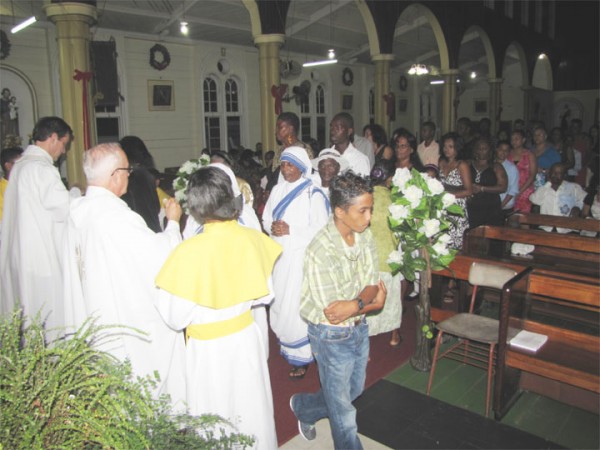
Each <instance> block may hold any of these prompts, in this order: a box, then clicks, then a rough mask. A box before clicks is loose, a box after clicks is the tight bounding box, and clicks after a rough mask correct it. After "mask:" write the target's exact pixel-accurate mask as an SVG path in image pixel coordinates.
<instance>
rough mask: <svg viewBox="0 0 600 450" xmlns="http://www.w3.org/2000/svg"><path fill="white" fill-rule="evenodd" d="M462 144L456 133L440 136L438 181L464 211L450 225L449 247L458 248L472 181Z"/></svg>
mask: <svg viewBox="0 0 600 450" xmlns="http://www.w3.org/2000/svg"><path fill="white" fill-rule="evenodd" d="M461 150H462V146H461V144H460V141H459V138H458V135H457V134H456V133H448V134H446V135H444V136H442V156H441V157H440V168H439V169H440V181H441V182H442V184H443V185H444V188H445V189H446V191H447V192H450V193H451V194H454V196H455V197H456V200H457V203H458V204H459V205H460V206H461V207H462V208H463V210H464V211H465V215H464V217H457V218H456V219H454V220H453V224H452V225H451V227H450V247H452V248H456V249H460V248H462V243H463V234H464V232H465V230H466V229H467V228H469V218H468V215H467V208H466V206H467V203H466V200H467V198H468V197H469V196H470V195H471V194H472V193H473V181H472V178H471V170H470V169H469V165H468V164H467V163H466V162H465V161H463V160H462V154H461Z"/></svg>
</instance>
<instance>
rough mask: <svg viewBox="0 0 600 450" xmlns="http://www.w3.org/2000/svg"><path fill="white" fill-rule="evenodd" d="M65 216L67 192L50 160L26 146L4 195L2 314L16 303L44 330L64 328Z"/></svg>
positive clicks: (0, 257)
mask: <svg viewBox="0 0 600 450" xmlns="http://www.w3.org/2000/svg"><path fill="white" fill-rule="evenodd" d="M68 213H69V192H68V191H67V189H66V188H65V186H64V184H63V182H62V180H61V179H60V174H59V173H58V170H57V169H56V167H55V166H54V163H53V161H52V157H51V156H50V155H49V154H48V152H46V151H45V150H44V149H42V148H40V147H38V146H36V145H30V146H29V147H27V149H26V150H25V152H24V153H23V156H22V157H21V158H20V159H19V160H18V161H17V162H16V163H15V165H14V167H13V169H12V171H11V173H10V183H9V184H8V188H7V189H6V193H5V196H4V213H3V219H2V236H1V238H0V314H1V315H3V316H6V315H9V314H11V313H12V311H13V309H14V307H15V305H16V303H17V301H19V302H20V303H21V306H22V308H23V311H24V314H25V315H27V316H29V317H32V316H35V315H36V314H37V313H38V312H41V317H42V318H45V319H46V329H47V330H51V329H53V328H56V327H62V326H63V324H64V323H63V317H64V313H63V279H62V254H61V253H62V252H61V250H62V239H63V235H64V231H65V228H66V221H67V215H68ZM50 336H52V333H51V334H50Z"/></svg>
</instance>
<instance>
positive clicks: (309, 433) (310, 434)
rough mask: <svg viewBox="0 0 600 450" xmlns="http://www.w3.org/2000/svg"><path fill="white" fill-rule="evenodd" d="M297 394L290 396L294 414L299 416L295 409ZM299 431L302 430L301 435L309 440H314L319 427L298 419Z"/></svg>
mask: <svg viewBox="0 0 600 450" xmlns="http://www.w3.org/2000/svg"><path fill="white" fill-rule="evenodd" d="M296 395H297V394H294V395H292V396H291V397H290V409H291V410H292V412H293V413H294V416H296V418H297V417H298V416H297V415H296V411H294V397H296ZM298 431H299V432H300V436H302V437H303V438H304V439H306V440H307V441H312V440H314V439H315V438H316V437H317V429H316V428H315V426H314V425H309V424H307V423H304V422H301V421H300V420H298Z"/></svg>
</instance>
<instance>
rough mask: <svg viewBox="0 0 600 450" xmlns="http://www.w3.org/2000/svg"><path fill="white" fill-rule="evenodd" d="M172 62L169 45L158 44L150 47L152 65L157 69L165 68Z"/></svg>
mask: <svg viewBox="0 0 600 450" xmlns="http://www.w3.org/2000/svg"><path fill="white" fill-rule="evenodd" d="M169 64H171V55H170V54H169V50H167V47H165V46H164V45H161V44H156V45H154V47H152V48H151V49H150V65H151V66H152V67H154V68H155V69H156V70H165V69H166V68H167V67H169Z"/></svg>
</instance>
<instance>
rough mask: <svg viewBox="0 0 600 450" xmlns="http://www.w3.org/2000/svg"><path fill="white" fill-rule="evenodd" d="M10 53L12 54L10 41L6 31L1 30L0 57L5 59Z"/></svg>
mask: <svg viewBox="0 0 600 450" xmlns="http://www.w3.org/2000/svg"><path fill="white" fill-rule="evenodd" d="M8 55H10V41H9V40H8V36H7V35H6V33H5V32H4V31H2V30H0V59H4V58H6V57H7V56H8Z"/></svg>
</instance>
